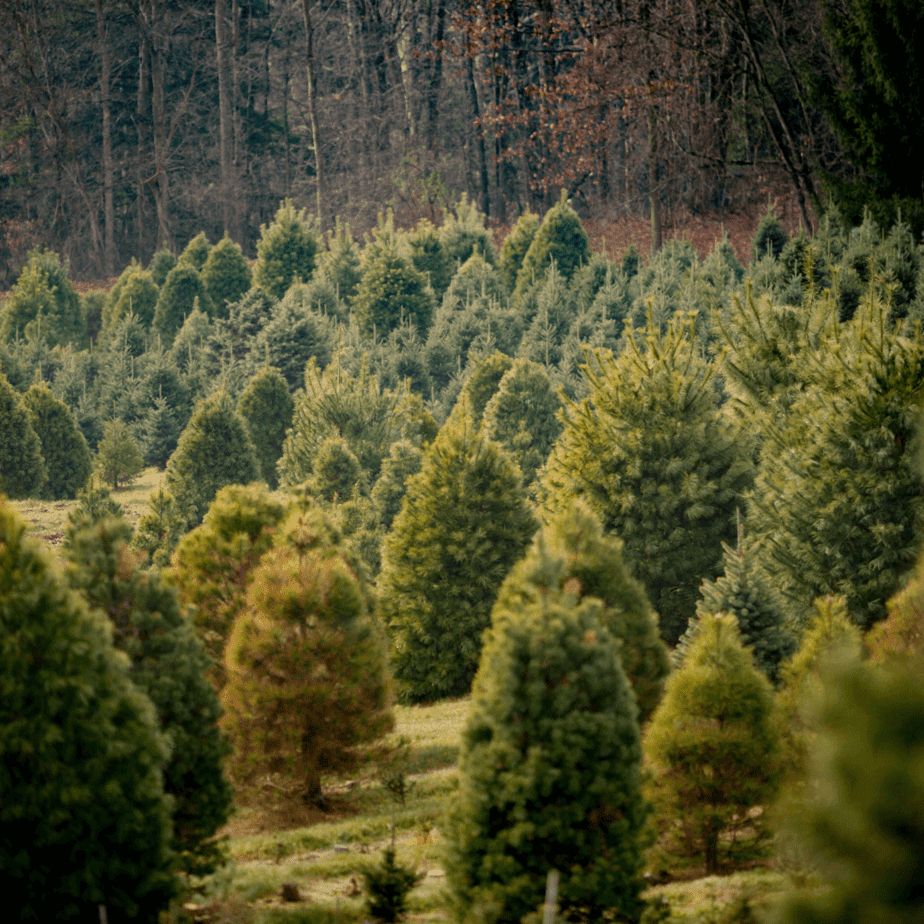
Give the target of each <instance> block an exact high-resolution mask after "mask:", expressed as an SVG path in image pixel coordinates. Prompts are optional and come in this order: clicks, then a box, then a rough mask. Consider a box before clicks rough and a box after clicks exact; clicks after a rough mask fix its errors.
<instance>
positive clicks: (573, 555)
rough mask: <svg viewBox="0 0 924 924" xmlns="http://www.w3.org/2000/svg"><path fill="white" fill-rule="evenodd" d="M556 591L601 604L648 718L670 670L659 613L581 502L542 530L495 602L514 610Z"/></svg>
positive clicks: (641, 717)
mask: <svg viewBox="0 0 924 924" xmlns="http://www.w3.org/2000/svg"><path fill="white" fill-rule="evenodd" d="M553 565H554V567H553ZM552 579H554V583H553V584H551V585H550V584H549V583H548V582H549V580H552ZM556 591H563V592H564V591H567V592H568V593H570V594H572V595H573V596H575V597H576V598H577V599H578V600H584V599H585V598H590V597H592V598H594V599H596V600H598V601H599V602H600V603H601V605H602V606H601V609H600V612H599V614H598V618H599V619H600V622H601V623H602V625H603V626H604V628H605V629H606V630H607V632H609V633H610V635H611V636H612V637H613V638H614V639H615V640H616V642H617V644H618V645H619V654H620V660H621V662H622V666H623V670H624V671H625V674H626V678H627V679H628V681H629V684H630V685H631V687H632V690H633V692H634V694H635V699H636V703H637V705H638V713H639V722H640V723H644V722H647V721H648V719H649V717H650V716H651V714H652V712H654V709H655V707H656V706H657V705H658V702H659V701H660V699H661V694H662V692H663V688H664V681H665V678H666V677H667V674H668V669H669V665H668V658H667V649H666V648H665V647H664V643H663V642H662V641H661V638H660V636H659V635H658V617H657V614H656V613H655V612H654V611H653V610H652V609H651V604H650V603H649V602H648V598H647V597H646V596H645V591H644V589H643V588H642V586H641V584H639V582H638V581H636V580H635V579H634V578H633V577H632V575H631V574H630V573H629V570H628V569H627V568H626V565H625V562H624V561H623V558H622V543H621V542H620V541H619V539H617V538H616V537H615V536H605V535H604V534H603V530H602V529H601V527H600V521H599V520H598V519H597V517H596V516H594V514H593V513H592V512H591V511H590V509H589V508H588V507H587V505H586V504H584V503H582V502H580V501H579V502H577V503H575V504H574V505H573V506H572V507H571V508H570V509H568V510H566V511H564V512H562V513H560V514H558V515H557V516H555V517H554V518H553V519H552V520H551V521H550V522H549V523H548V524H547V525H546V526H544V527H543V528H542V530H541V531H540V532H539V533H538V534H537V535H536V537H535V538H534V539H533V543H532V545H531V546H530V549H529V551H528V552H527V554H526V556H525V558H523V559H522V560H521V561H520V562H519V563H518V564H516V565H515V566H514V567H513V569H512V570H511V572H510V574H509V575H508V576H507V578H506V580H505V581H504V583H503V584H502V585H501V589H500V591H499V593H498V597H497V606H499V607H501V608H504V609H506V610H508V611H511V612H515V611H517V610H518V609H521V608H524V607H527V606H531V605H533V604H534V603H535V601H536V599H537V596H541V595H542V594H545V593H549V592H556Z"/></svg>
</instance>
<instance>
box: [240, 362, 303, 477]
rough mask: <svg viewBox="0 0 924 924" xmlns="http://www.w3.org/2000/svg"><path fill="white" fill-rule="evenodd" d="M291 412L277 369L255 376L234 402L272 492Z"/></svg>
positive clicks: (288, 396) (265, 368) (264, 369)
mask: <svg viewBox="0 0 924 924" xmlns="http://www.w3.org/2000/svg"><path fill="white" fill-rule="evenodd" d="M293 409H294V404H293V403H292V397H291V396H290V395H289V389H288V386H287V384H286V380H285V379H284V378H283V377H282V375H281V374H280V372H279V370H278V369H273V368H272V367H269V366H266V367H264V368H263V369H261V370H260V371H259V372H257V374H256V375H255V376H254V377H253V378H252V379H251V380H250V381H249V382H248V383H247V387H246V388H245V389H244V391H243V392H242V393H241V396H240V398H238V400H237V412H238V414H239V415H240V416H241V419H242V420H243V421H244V424H245V426H246V427H247V432H248V433H249V434H250V439H251V441H252V442H253V445H254V449H255V450H256V453H257V461H258V462H259V464H260V474H261V476H262V477H263V480H264V481H265V482H266V483H267V484H268V485H269V486H270V487H271V488H275V487H276V485H277V484H278V482H279V479H278V477H277V475H276V463H277V462H278V461H279V458H280V457H281V456H282V444H283V441H284V440H285V437H286V431H287V430H288V429H289V427H290V426H291V424H292V413H293Z"/></svg>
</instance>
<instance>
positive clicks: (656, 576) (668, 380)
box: [543, 318, 749, 642]
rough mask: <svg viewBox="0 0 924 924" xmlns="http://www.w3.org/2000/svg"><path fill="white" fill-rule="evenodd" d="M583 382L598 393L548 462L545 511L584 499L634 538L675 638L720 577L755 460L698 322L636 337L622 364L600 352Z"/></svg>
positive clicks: (638, 561)
mask: <svg viewBox="0 0 924 924" xmlns="http://www.w3.org/2000/svg"><path fill="white" fill-rule="evenodd" d="M586 376H587V384H588V387H589V390H590V394H589V395H588V397H587V398H585V399H584V400H582V401H580V402H579V403H577V404H573V405H571V406H570V407H568V408H567V413H566V419H565V423H564V430H563V431H562V435H561V437H560V439H559V441H558V443H557V444H556V445H555V448H554V449H553V450H552V454H551V456H550V458H549V462H548V465H547V471H546V475H545V476H544V479H543V484H544V487H545V490H546V495H547V504H548V506H549V508H550V509H553V510H557V509H562V508H564V507H567V506H568V505H569V504H570V503H572V502H573V500H574V499H575V498H577V497H584V498H585V499H586V500H587V502H588V504H589V505H590V507H591V509H592V510H593V511H594V512H595V513H596V514H597V515H598V516H599V517H600V519H601V522H602V523H603V527H604V529H605V530H606V531H607V532H613V533H615V534H616V535H618V536H619V537H620V538H621V539H622V540H623V542H625V553H626V561H627V563H628V565H629V567H630V569H631V570H632V573H633V574H634V575H635V576H636V577H637V578H638V579H639V580H640V581H641V582H642V584H643V585H644V587H645V589H646V591H647V592H648V596H649V598H650V599H651V602H652V605H653V606H654V608H655V610H656V611H657V612H658V613H659V614H660V617H661V632H662V635H663V636H664V638H665V640H667V641H669V642H675V641H676V640H677V639H678V638H679V637H680V635H681V633H682V632H683V630H684V629H685V628H686V624H687V621H688V620H689V619H690V617H691V616H692V615H693V613H694V610H695V602H696V594H697V591H698V589H699V585H700V583H701V582H702V581H703V580H704V579H709V578H712V577H714V576H715V575H716V574H717V573H718V571H719V568H720V566H721V556H722V542H723V541H729V540H731V539H733V537H734V532H735V523H734V512H735V508H736V506H737V505H738V504H739V503H740V494H741V491H743V490H744V488H745V487H747V485H748V482H749V467H748V465H747V461H746V459H745V458H744V457H743V455H744V454H743V452H742V450H741V448H740V447H739V446H738V444H737V438H736V433H735V431H734V430H733V429H732V428H731V427H730V425H729V424H728V423H727V421H726V419H725V418H724V417H723V416H722V413H721V411H720V409H719V403H718V401H719V398H718V391H717V387H716V383H715V379H714V369H713V368H712V367H711V366H709V365H707V364H706V363H705V362H704V361H703V359H702V358H701V356H700V348H699V345H698V343H697V342H696V339H695V335H694V332H693V328H692V322H691V321H689V320H687V319H681V318H677V319H675V320H674V321H672V322H671V323H670V324H669V325H668V327H667V330H666V331H665V332H664V333H663V334H662V333H659V332H658V330H657V329H656V328H654V327H653V326H649V328H648V329H647V331H646V332H645V333H644V334H643V335H641V336H637V335H635V334H633V335H631V336H630V337H629V338H628V342H627V346H626V349H625V351H624V352H623V353H622V354H621V355H620V356H619V357H618V358H613V357H612V356H611V355H608V354H605V353H599V354H596V355H595V356H594V357H593V358H592V362H591V364H590V365H589V366H588V369H587V372H586Z"/></svg>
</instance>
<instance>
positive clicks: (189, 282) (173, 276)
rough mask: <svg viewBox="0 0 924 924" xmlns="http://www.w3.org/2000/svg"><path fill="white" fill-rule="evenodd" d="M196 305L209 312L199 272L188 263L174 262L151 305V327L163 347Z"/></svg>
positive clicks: (210, 306) (171, 341) (208, 302)
mask: <svg viewBox="0 0 924 924" xmlns="http://www.w3.org/2000/svg"><path fill="white" fill-rule="evenodd" d="M196 307H198V308H199V310H200V311H204V312H205V313H206V314H209V315H210V314H212V312H213V309H212V304H211V302H210V301H209V299H208V296H207V295H206V293H205V286H203V285H202V279H201V278H200V276H199V274H198V273H197V272H196V270H194V269H193V268H192V267H191V266H187V265H186V264H184V263H178V264H177V266H176V267H175V268H174V269H172V270H170V273H169V274H168V275H167V278H166V280H165V281H164V284H163V287H162V288H161V290H160V293H159V295H158V296H157V305H156V307H155V308H154V329H155V330H156V331H157V333H158V334H160V337H161V340H162V341H163V343H164V346H169V345H170V344H172V343H173V338H174V337H175V336H176V335H177V332H178V331H179V330H180V328H181V327H182V326H183V322H184V321H185V320H186V318H187V316H188V315H190V314H191V313H192V311H193V310H194V309H195V308H196Z"/></svg>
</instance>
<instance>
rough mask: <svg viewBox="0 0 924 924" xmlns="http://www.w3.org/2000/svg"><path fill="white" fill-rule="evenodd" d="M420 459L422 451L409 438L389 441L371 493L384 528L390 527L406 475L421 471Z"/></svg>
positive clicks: (404, 489)
mask: <svg viewBox="0 0 924 924" xmlns="http://www.w3.org/2000/svg"><path fill="white" fill-rule="evenodd" d="M422 462H423V452H422V451H421V450H420V449H419V448H418V447H417V446H415V445H414V443H412V442H410V441H409V440H403V439H402V440H396V441H395V442H394V443H392V444H391V448H390V449H389V450H388V455H387V456H386V457H385V458H384V459H383V460H382V470H381V472H380V473H379V477H378V478H377V479H376V482H375V484H374V485H373V488H372V493H371V500H372V506H373V508H374V510H375V515H376V519H377V520H378V522H379V524H380V525H381V526H382V528H383V529H386V530H387V529H390V528H391V524H392V522H393V521H394V519H395V517H396V516H397V515H398V511H399V510H400V509H401V502H402V501H403V500H404V495H405V492H406V491H407V483H408V479H409V478H410V477H411V475H416V474H417V472H419V471H420V466H421V464H422Z"/></svg>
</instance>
